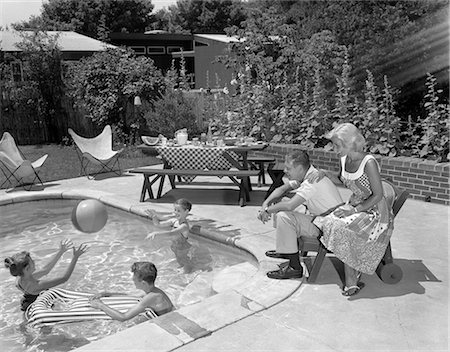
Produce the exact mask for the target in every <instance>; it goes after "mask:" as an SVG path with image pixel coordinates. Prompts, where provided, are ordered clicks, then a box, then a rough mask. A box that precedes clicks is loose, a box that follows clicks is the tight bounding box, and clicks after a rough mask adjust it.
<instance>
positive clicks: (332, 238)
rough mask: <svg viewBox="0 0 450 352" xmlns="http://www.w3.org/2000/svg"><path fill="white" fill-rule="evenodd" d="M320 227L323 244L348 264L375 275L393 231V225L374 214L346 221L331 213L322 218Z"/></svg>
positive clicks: (366, 214)
mask: <svg viewBox="0 0 450 352" xmlns="http://www.w3.org/2000/svg"><path fill="white" fill-rule="evenodd" d="M320 227H321V229H322V233H323V236H322V237H321V239H320V240H321V242H322V243H323V245H324V246H325V247H326V248H327V249H328V250H330V251H332V252H333V253H334V254H335V255H336V257H338V258H339V259H340V260H342V261H343V262H344V263H345V264H347V265H348V266H350V267H352V268H353V269H355V270H358V271H361V272H363V273H366V274H373V273H374V272H375V270H376V268H377V266H378V264H379V263H380V260H381V259H382V258H383V255H384V253H385V251H386V247H387V245H388V244H389V240H390V237H391V235H392V230H393V226H392V222H388V223H384V222H381V221H380V216H379V214H378V213H377V212H375V211H372V212H368V213H364V212H361V213H357V214H354V215H351V216H348V217H345V218H337V217H336V216H334V214H330V215H327V216H325V217H323V218H321V219H320Z"/></svg>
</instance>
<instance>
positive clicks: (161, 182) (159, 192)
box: [158, 175, 166, 198]
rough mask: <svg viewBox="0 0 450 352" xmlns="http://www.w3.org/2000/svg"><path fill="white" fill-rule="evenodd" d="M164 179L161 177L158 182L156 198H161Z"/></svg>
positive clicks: (163, 176)
mask: <svg viewBox="0 0 450 352" xmlns="http://www.w3.org/2000/svg"><path fill="white" fill-rule="evenodd" d="M165 178H166V175H161V181H159V188H158V198H161V194H162V190H163V186H164V179H165Z"/></svg>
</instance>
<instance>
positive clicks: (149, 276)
mask: <svg viewBox="0 0 450 352" xmlns="http://www.w3.org/2000/svg"><path fill="white" fill-rule="evenodd" d="M131 272H132V273H133V274H136V276H137V278H138V279H139V280H144V281H145V282H147V283H148V284H150V285H152V284H154V283H155V280H156V276H157V275H158V271H157V270H156V266H155V264H153V263H150V262H135V263H133V265H132V266H131Z"/></svg>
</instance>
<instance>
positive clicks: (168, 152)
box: [155, 145, 238, 182]
mask: <svg viewBox="0 0 450 352" xmlns="http://www.w3.org/2000/svg"><path fill="white" fill-rule="evenodd" d="M155 149H156V151H157V152H158V154H159V155H161V157H162V158H163V159H164V161H165V162H166V163H167V164H168V165H169V166H170V167H171V168H172V169H188V170H229V169H231V168H232V167H233V165H232V164H231V163H230V162H229V161H228V160H227V159H226V158H224V157H223V154H224V152H226V153H227V154H228V155H230V156H231V157H232V158H233V159H235V160H238V156H237V154H236V153H234V152H232V151H230V150H229V149H231V148H230V147H201V146H199V147H197V146H191V145H186V146H176V147H175V146H173V147H168V146H166V147H156V148H155ZM194 178H195V176H186V177H185V176H183V180H184V181H185V182H191V181H192V180H193V179H194Z"/></svg>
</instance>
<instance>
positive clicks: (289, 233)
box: [258, 151, 343, 279]
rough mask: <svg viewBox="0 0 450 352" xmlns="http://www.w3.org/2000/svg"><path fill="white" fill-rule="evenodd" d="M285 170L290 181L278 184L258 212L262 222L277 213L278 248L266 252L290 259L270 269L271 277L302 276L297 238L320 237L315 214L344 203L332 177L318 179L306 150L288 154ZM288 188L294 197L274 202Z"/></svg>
mask: <svg viewBox="0 0 450 352" xmlns="http://www.w3.org/2000/svg"><path fill="white" fill-rule="evenodd" d="M284 173H285V175H286V176H287V178H288V179H289V182H288V183H285V184H284V185H283V186H280V187H278V188H276V189H275V190H274V191H273V192H272V193H271V194H270V195H269V197H268V198H267V199H266V200H265V201H264V202H263V203H262V205H261V210H260V211H259V213H258V219H260V220H261V221H262V222H263V223H265V222H266V221H267V220H269V219H270V216H271V214H276V215H274V216H276V228H277V231H276V236H277V239H276V250H275V251H274V250H271V251H267V252H266V255H267V256H268V257H273V258H286V259H289V263H288V265H284V266H280V269H279V270H275V271H269V272H268V273H267V276H268V277H269V278H272V279H291V278H301V277H302V276H303V269H302V267H301V265H300V257H299V254H298V251H299V248H298V242H297V238H298V237H300V236H307V237H318V236H319V234H320V230H319V229H318V228H317V227H316V226H315V225H314V224H313V223H312V221H313V220H314V217H315V216H317V215H320V214H323V213H325V212H326V211H328V210H329V209H332V208H335V207H337V206H338V205H340V204H342V203H343V202H342V198H341V195H340V193H339V191H338V189H337V188H336V186H335V185H334V184H333V182H331V180H330V179H329V178H327V177H323V178H322V179H321V180H320V181H318V182H315V181H316V180H317V179H318V173H319V171H318V170H317V169H316V168H315V167H314V166H312V165H311V164H310V162H309V156H308V154H307V153H306V152H305V151H295V152H292V153H290V154H288V155H287V156H286V160H285V167H284ZM289 192H294V196H293V197H292V198H283V199H282V200H281V201H280V202H278V203H275V201H276V200H278V199H279V198H281V197H282V196H284V195H286V194H287V193H289ZM300 205H304V206H305V207H306V209H307V211H306V212H300V211H298V210H296V208H298V207H299V206H300Z"/></svg>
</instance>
